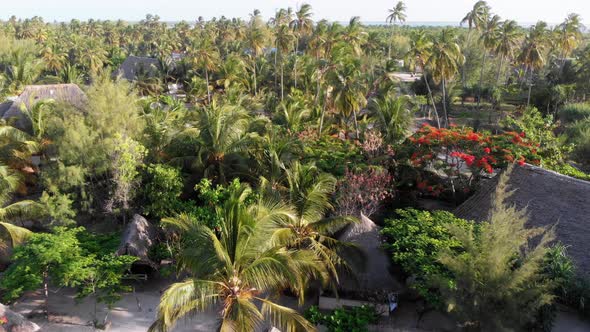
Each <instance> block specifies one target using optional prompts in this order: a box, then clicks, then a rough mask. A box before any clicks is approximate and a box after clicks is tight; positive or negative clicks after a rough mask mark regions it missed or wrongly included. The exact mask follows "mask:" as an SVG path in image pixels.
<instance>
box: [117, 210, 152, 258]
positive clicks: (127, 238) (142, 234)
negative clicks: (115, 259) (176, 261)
mask: <svg viewBox="0 0 590 332" xmlns="http://www.w3.org/2000/svg"><path fill="white" fill-rule="evenodd" d="M155 239H156V229H155V227H154V226H153V225H152V224H150V223H149V222H148V221H147V220H146V219H145V218H144V217H142V216H140V215H139V214H136V215H134V216H133V220H132V221H131V222H130V223H129V225H128V226H127V229H126V230H125V233H123V238H122V240H121V244H120V245H119V249H118V250H117V255H130V256H135V257H137V258H139V260H138V261H136V263H139V264H145V265H149V266H151V267H152V268H156V266H157V265H156V264H155V263H154V262H152V261H151V260H150V258H149V255H148V253H149V250H150V248H151V246H152V245H153V244H154V243H155Z"/></svg>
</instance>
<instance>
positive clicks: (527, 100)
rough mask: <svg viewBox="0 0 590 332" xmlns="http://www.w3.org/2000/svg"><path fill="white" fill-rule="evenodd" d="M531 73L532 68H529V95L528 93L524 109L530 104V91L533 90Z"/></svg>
mask: <svg viewBox="0 0 590 332" xmlns="http://www.w3.org/2000/svg"><path fill="white" fill-rule="evenodd" d="M533 71H534V68H533V67H531V74H530V76H529V93H528V97H527V99H526V107H527V108H529V106H530V104H531V90H532V88H533Z"/></svg>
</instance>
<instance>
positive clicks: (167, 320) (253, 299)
mask: <svg viewBox="0 0 590 332" xmlns="http://www.w3.org/2000/svg"><path fill="white" fill-rule="evenodd" d="M250 194H251V190H250V188H249V187H248V186H247V185H241V186H240V187H239V188H238V189H234V190H232V191H231V193H230V197H229V198H228V200H227V202H225V203H224V205H223V206H221V207H218V208H217V209H216V213H217V215H218V216H219V217H220V220H222V222H221V225H220V227H219V230H218V231H217V232H216V231H214V230H212V229H210V228H208V227H206V226H204V225H203V224H202V223H199V222H197V221H194V220H191V218H190V217H188V216H180V217H178V218H174V219H165V220H163V223H164V224H165V225H167V226H168V227H172V228H173V229H176V230H178V231H180V232H181V234H182V239H183V240H182V241H183V244H184V245H182V246H181V250H180V253H179V254H178V266H179V269H180V270H181V271H183V272H186V273H188V274H189V277H188V278H187V279H186V280H184V281H182V282H178V283H175V284H173V285H172V286H170V287H169V288H168V289H167V290H166V291H165V292H164V294H163V295H162V298H161V300H160V305H159V307H158V314H157V319H156V321H155V322H154V324H153V325H152V326H151V327H150V329H149V330H150V331H169V330H171V329H172V327H173V326H174V324H175V323H176V321H177V320H178V319H180V318H182V317H183V316H186V315H189V314H192V313H195V312H203V311H206V310H208V309H216V310H218V312H219V316H220V317H219V318H220V323H219V331H222V332H229V331H255V330H256V329H257V328H260V327H261V326H262V324H264V322H265V320H268V321H270V322H271V323H272V324H273V325H274V326H277V327H278V328H280V329H281V330H284V331H296V330H302V331H314V330H315V327H314V326H313V325H312V324H310V323H309V322H308V321H306V320H305V319H304V318H303V317H302V316H301V315H299V313H297V312H296V311H295V310H293V309H290V308H287V307H284V306H281V305H279V304H277V303H275V302H273V301H272V296H275V295H277V293H278V292H280V291H281V290H284V289H286V288H291V289H293V290H294V291H296V292H297V294H298V295H299V296H300V299H301V298H302V296H303V295H304V290H305V281H306V280H308V279H309V278H316V277H317V276H318V275H320V274H321V265H318V264H317V262H316V260H315V257H314V256H313V255H311V253H310V252H306V251H301V250H300V251H295V250H289V249H286V248H284V247H279V246H273V245H272V243H270V241H269V240H268V237H267V234H268V233H267V231H266V230H265V229H264V228H263V227H262V226H263V225H267V224H268V223H269V222H270V220H273V219H282V218H283V216H284V215H286V214H289V211H288V210H286V209H285V208H284V207H283V206H282V205H281V204H280V202H279V203H274V204H265V203H259V204H254V205H252V206H246V203H245V201H246V198H248V197H249V196H251V195H250ZM195 244H198V245H196V246H195Z"/></svg>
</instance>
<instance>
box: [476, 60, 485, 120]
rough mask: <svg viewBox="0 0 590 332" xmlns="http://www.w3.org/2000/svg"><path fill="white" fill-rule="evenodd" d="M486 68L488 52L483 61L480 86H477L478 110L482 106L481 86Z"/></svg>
mask: <svg viewBox="0 0 590 332" xmlns="http://www.w3.org/2000/svg"><path fill="white" fill-rule="evenodd" d="M485 67H486V51H485V50H484V52H483V59H482V61H481V71H480V73H479V84H478V86H477V108H478V109H479V106H480V104H481V85H482V84H483V71H484V69H485Z"/></svg>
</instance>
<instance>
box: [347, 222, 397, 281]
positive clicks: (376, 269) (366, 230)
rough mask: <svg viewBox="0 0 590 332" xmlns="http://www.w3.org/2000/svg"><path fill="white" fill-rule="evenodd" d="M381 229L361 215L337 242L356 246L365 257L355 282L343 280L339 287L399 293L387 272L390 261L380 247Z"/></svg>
mask: <svg viewBox="0 0 590 332" xmlns="http://www.w3.org/2000/svg"><path fill="white" fill-rule="evenodd" d="M380 231H381V229H380V227H379V226H377V225H376V224H375V223H374V222H373V221H372V220H371V219H369V218H368V217H367V216H365V215H362V214H361V220H360V222H358V223H354V224H351V225H350V226H348V228H347V229H346V230H345V231H344V233H343V234H342V235H341V236H340V238H339V240H340V241H343V242H351V243H354V244H355V245H357V246H358V247H359V248H360V249H361V250H363V251H364V253H365V255H366V261H365V269H364V271H358V272H357V280H356V281H353V280H349V279H347V278H344V279H343V280H342V284H341V287H342V288H344V289H347V290H359V288H360V290H363V291H365V290H377V291H399V290H400V288H401V286H400V284H399V282H397V281H396V280H395V279H394V278H393V276H392V275H391V273H390V272H389V266H390V259H389V257H388V255H387V253H386V252H385V251H384V250H383V248H382V247H381V244H382V241H381V233H380Z"/></svg>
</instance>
